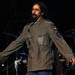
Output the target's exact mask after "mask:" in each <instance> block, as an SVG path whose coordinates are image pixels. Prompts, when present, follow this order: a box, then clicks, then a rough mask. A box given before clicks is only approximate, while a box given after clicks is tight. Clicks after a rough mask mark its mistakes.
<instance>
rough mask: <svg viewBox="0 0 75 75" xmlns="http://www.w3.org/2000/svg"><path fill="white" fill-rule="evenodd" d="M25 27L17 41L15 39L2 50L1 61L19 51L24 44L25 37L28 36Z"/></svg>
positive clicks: (0, 53)
mask: <svg viewBox="0 0 75 75" xmlns="http://www.w3.org/2000/svg"><path fill="white" fill-rule="evenodd" d="M25 29H26V28H25V27H24V29H23V32H22V33H21V34H20V36H19V37H18V38H17V39H16V40H15V41H13V42H12V43H11V44H10V45H9V46H8V47H7V48H6V49H5V50H3V51H2V52H0V61H4V60H6V58H7V56H8V55H10V54H11V53H13V52H15V51H17V50H18V49H20V48H21V47H22V46H23V45H24V42H25V38H26V31H25Z"/></svg>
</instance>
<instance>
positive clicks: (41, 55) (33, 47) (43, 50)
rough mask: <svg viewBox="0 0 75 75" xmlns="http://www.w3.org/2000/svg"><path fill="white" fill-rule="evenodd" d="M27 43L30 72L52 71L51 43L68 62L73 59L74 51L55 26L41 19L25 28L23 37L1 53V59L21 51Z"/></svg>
mask: <svg viewBox="0 0 75 75" xmlns="http://www.w3.org/2000/svg"><path fill="white" fill-rule="evenodd" d="M25 41H26V43H27V46H28V48H29V56H28V65H27V67H28V71H36V70H45V69H52V63H53V57H52V53H51V45H50V44H51V41H53V42H54V44H55V45H56V47H57V48H58V50H59V51H60V53H61V54H62V55H63V56H64V57H65V58H66V60H67V61H68V62H69V61H70V59H71V58H72V57H73V53H72V50H70V48H69V46H68V45H67V43H66V42H65V41H64V39H63V37H62V36H61V34H60V33H59V32H58V31H57V28H56V27H55V26H54V24H53V23H52V22H51V21H48V20H45V19H43V18H41V19H40V20H39V21H38V22H37V23H30V24H28V25H27V26H25V27H24V29H23V32H22V33H21V35H20V36H19V37H18V38H17V39H16V40H15V41H13V42H12V43H11V44H10V45H9V46H8V47H7V48H6V49H5V50H4V51H3V52H1V53H0V56H1V59H2V58H5V57H6V56H8V55H9V54H11V53H13V52H14V51H16V50H18V49H20V48H21V47H22V46H23V45H24V42H25Z"/></svg>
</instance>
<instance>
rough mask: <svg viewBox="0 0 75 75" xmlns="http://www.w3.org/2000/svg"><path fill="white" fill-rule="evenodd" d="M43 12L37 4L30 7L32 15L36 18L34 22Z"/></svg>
mask: <svg viewBox="0 0 75 75" xmlns="http://www.w3.org/2000/svg"><path fill="white" fill-rule="evenodd" d="M43 14H44V13H42V12H41V9H40V6H39V5H38V4H34V5H33V7H32V17H33V18H37V20H36V22H37V21H38V20H39V19H40V18H41V17H42V15H43Z"/></svg>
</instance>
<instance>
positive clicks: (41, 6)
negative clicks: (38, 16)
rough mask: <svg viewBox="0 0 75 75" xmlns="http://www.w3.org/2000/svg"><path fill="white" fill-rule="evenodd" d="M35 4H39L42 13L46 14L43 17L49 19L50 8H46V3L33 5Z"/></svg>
mask: <svg viewBox="0 0 75 75" xmlns="http://www.w3.org/2000/svg"><path fill="white" fill-rule="evenodd" d="M34 4H38V5H39V6H40V9H41V13H44V14H43V15H42V17H43V18H45V19H47V18H48V7H47V6H46V4H45V3H44V2H34V3H33V5H34Z"/></svg>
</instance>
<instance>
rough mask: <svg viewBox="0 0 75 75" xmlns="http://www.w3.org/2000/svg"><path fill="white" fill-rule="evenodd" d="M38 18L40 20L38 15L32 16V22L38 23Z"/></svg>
mask: <svg viewBox="0 0 75 75" xmlns="http://www.w3.org/2000/svg"><path fill="white" fill-rule="evenodd" d="M37 18H38V17H37V15H36V14H32V16H31V20H32V21H33V22H36V20H37Z"/></svg>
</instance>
